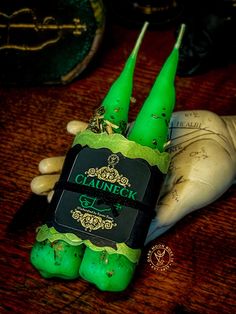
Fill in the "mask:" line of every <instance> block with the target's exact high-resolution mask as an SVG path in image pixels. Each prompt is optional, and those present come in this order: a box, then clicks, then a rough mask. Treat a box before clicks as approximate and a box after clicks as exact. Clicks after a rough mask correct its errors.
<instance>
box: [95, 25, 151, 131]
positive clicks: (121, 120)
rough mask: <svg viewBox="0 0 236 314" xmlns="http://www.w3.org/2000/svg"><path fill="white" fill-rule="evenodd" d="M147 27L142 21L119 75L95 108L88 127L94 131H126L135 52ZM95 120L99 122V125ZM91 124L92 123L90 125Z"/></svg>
mask: <svg viewBox="0 0 236 314" xmlns="http://www.w3.org/2000/svg"><path fill="white" fill-rule="evenodd" d="M147 27H148V22H146V23H144V25H143V28H142V30H141V32H140V35H139V37H138V39H137V41H136V44H135V47H134V49H133V51H132V53H131V54H130V56H129V58H128V60H127V61H126V63H125V66H124V68H123V70H122V72H121V74H120V75H119V77H118V78H117V79H116V80H115V82H114V83H113V84H112V86H111V88H110V90H109V91H108V93H107V95H106V96H105V98H104V99H103V101H102V104H101V107H100V108H99V109H98V110H97V112H96V115H95V117H94V118H93V121H92V123H91V122H90V126H89V129H91V130H92V131H93V132H95V133H100V132H103V131H106V132H107V133H110V134H111V133H113V132H115V133H121V134H123V133H124V132H125V131H126V126H127V123H128V113H129V104H130V98H131V96H132V89H133V76H134V68H135V64H136V59H137V54H138V51H139V48H140V45H141V43H142V39H143V36H144V34H145V31H146V29H147ZM97 121H99V122H100V125H99V127H98V126H97V124H96V123H97ZM91 124H92V125H91Z"/></svg>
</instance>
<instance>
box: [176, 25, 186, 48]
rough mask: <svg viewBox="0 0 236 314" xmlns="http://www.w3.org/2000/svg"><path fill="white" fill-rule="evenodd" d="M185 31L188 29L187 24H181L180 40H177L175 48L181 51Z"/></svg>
mask: <svg viewBox="0 0 236 314" xmlns="http://www.w3.org/2000/svg"><path fill="white" fill-rule="evenodd" d="M185 29H186V24H181V27H180V31H179V35H178V38H177V40H176V43H175V47H174V48H175V49H179V47H180V45H181V43H182V39H183V36H184V32H185Z"/></svg>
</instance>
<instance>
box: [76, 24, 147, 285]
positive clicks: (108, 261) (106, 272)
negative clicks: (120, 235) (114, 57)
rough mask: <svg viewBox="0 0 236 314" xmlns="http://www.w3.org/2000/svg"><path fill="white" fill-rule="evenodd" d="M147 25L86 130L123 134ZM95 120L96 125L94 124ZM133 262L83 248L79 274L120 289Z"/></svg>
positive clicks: (123, 257) (133, 266) (94, 282)
mask: <svg viewBox="0 0 236 314" xmlns="http://www.w3.org/2000/svg"><path fill="white" fill-rule="evenodd" d="M147 26H148V23H147V22H146V23H145V24H144V26H143V28H142V30H141V33H140V35H139V37H138V40H137V41H136V44H135V47H134V49H133V51H132V53H131V55H130V56H129V58H128V60H127V61H126V63H125V66H124V69H123V71H122V72H121V74H120V76H119V77H118V78H117V79H116V81H115V82H114V83H113V85H112V86H111V88H110V90H109V91H108V93H107V95H106V96H105V98H104V100H103V102H102V106H101V107H100V108H99V109H98V111H97V115H95V119H93V120H92V121H90V126H89V129H91V130H92V131H93V132H96V133H98V132H99V130H102V131H106V132H107V133H108V134H112V133H121V134H123V133H124V132H125V131H126V127H127V122H128V113H129V104H130V98H131V95H132V88H133V74H134V68H135V63H136V58H137V54H138V50H139V47H140V45H141V42H142V39H143V36H144V33H145V31H146V29H147ZM98 121H99V125H98V124H97V123H98ZM127 251H130V255H133V251H135V250H132V249H131V248H128V247H127ZM128 254H129V253H128ZM136 264H137V263H133V262H131V261H130V260H129V259H128V258H127V257H126V256H124V255H122V254H117V253H114V252H113V253H112V254H110V253H108V252H107V251H106V249H104V250H99V251H95V250H92V249H90V248H86V249H85V254H84V257H83V260H82V263H81V266H80V275H81V277H82V278H84V279H85V280H87V281H89V282H91V283H93V284H95V285H96V286H97V287H98V288H99V289H100V290H105V291H122V290H124V289H126V287H127V286H128V284H129V283H130V280H131V279H132V276H133V273H134V270H135V267H136Z"/></svg>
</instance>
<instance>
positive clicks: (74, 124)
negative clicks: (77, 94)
mask: <svg viewBox="0 0 236 314" xmlns="http://www.w3.org/2000/svg"><path fill="white" fill-rule="evenodd" d="M87 126H88V123H86V122H83V121H77V120H73V121H70V122H69V123H68V124H67V127H66V129H67V132H69V133H70V134H73V135H76V134H77V133H78V132H82V131H84V130H85V129H86V128H87Z"/></svg>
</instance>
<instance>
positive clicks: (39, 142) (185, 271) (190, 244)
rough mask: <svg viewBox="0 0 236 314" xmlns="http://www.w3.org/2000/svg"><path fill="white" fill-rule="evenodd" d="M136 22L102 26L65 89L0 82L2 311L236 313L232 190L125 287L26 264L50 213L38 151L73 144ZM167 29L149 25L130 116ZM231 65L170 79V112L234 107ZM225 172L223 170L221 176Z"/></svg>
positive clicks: (169, 38)
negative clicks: (63, 276)
mask: <svg viewBox="0 0 236 314" xmlns="http://www.w3.org/2000/svg"><path fill="white" fill-rule="evenodd" d="M137 33H138V30H137V29H129V28H127V27H125V26H121V25H118V24H115V23H110V24H108V27H107V32H106V36H105V38H104V42H103V45H102V47H101V49H100V51H99V54H98V55H97V57H96V58H95V60H94V61H93V63H92V65H91V66H90V67H89V69H88V70H87V71H86V72H85V73H84V74H83V75H82V76H81V77H80V78H79V79H78V80H76V81H74V82H73V83H71V84H70V85H67V86H44V87H42V86H41V87H27V88H26V87H25V88H24V87H11V88H6V87H4V88H3V87H2V88H0V104H1V141H0V147H1V148H0V157H1V159H0V165H1V170H0V174H1V177H0V180H1V211H0V223H1V229H0V234H1V257H0V263H1V266H0V267H1V268H0V270H1V275H0V282H1V284H0V288H1V290H0V291H1V296H0V304H1V305H0V312H1V313H8V312H9V313H25V314H26V313H47V314H48V313H148V314H149V313H161V314H164V313H212V314H213V313H221V314H222V313H235V311H236V308H235V307H234V306H235V305H236V303H235V298H236V294H235V285H236V281H235V279H236V278H235V261H236V260H235V227H236V225H235V222H236V212H235V207H236V205H235V204H236V188H235V186H232V187H231V188H230V189H229V190H228V191H227V192H226V193H225V194H224V195H223V196H222V197H221V198H220V199H218V200H217V201H215V202H214V203H213V204H211V205H209V206H207V207H205V208H203V209H202V210H199V211H198V212H195V213H193V214H191V215H189V216H187V217H185V218H184V219H183V220H182V221H180V222H179V223H178V224H177V225H175V227H173V228H172V229H171V230H170V231H168V232H167V233H166V234H164V235H162V236H161V237H159V238H158V239H156V240H154V241H153V242H152V243H151V244H150V245H149V246H148V247H146V248H145V249H144V251H143V256H142V259H141V262H140V264H139V267H138V270H137V273H136V276H135V278H134V280H133V282H132V284H131V286H130V287H129V288H128V289H127V290H126V291H124V292H122V293H108V292H100V291H98V290H97V289H96V288H95V287H94V286H92V285H90V284H89V283H87V282H84V281H82V280H76V281H71V282H67V281H63V280H58V279H51V280H45V279H43V278H41V277H40V276H39V274H38V273H37V271H36V270H35V269H34V268H33V267H32V266H31V264H30V262H29V254H30V249H31V247H32V244H33V242H34V237H35V229H36V227H37V226H38V225H40V223H41V222H42V220H43V217H44V215H45V212H46V209H45V208H46V200H45V198H44V197H39V196H35V195H32V193H31V191H30V181H31V180H32V178H33V177H34V176H36V175H38V169H37V165H38V163H39V161H40V160H41V159H42V158H45V157H49V156H55V155H63V154H65V153H66V151H67V149H68V148H69V146H70V144H71V142H72V136H71V135H69V134H67V132H66V124H67V122H68V121H70V120H72V119H81V120H84V121H88V119H89V118H90V117H91V115H92V113H93V111H94V110H95V108H97V107H98V105H99V104H100V103H101V100H102V98H103V97H104V95H105V94H106V92H107V91H108V89H109V87H110V85H111V83H112V82H113V80H114V79H115V78H116V77H117V76H118V74H119V72H120V71H121V69H122V67H123V64H124V61H125V60H126V58H127V57H128V55H129V53H130V51H131V49H132V46H133V44H134V42H135V38H136V36H137ZM174 40H175V39H174V32H173V30H172V29H163V30H149V31H148V32H147V34H146V36H145V39H144V42H143V44H142V47H141V50H140V54H139V57H138V60H137V66H136V71H135V78H134V92H133V95H134V97H135V98H136V103H135V104H133V105H132V106H131V112H130V120H132V119H134V117H135V116H136V114H137V112H138V110H139V108H140V106H141V104H142V103H143V101H144V99H145V97H146V96H147V94H148V92H149V90H150V88H151V86H152V83H153V81H154V78H155V76H156V74H157V73H158V72H159V70H160V68H161V65H162V64H163V61H164V60H165V58H166V57H167V55H168V54H169V52H170V50H171V48H172V45H173V43H174ZM235 82H236V65H235V64H234V65H233V64H230V65H225V66H223V67H219V68H215V69H212V70H210V71H209V72H208V73H206V74H202V75H198V76H195V77H193V78H181V77H177V79H176V92H177V104H176V110H189V109H190V110H191V109H207V110H211V111H214V112H216V113H217V114H219V115H230V114H235V103H236V102H235V96H236V86H235ZM222 176H223V174H222ZM158 244H163V245H165V246H168V247H169V248H170V249H171V251H172V253H173V262H172V264H171V265H170V267H169V268H168V269H167V270H165V271H160V270H155V269H152V268H151V265H150V263H149V262H148V261H147V258H148V252H149V251H150V250H151V249H152V247H153V246H154V245H158Z"/></svg>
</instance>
